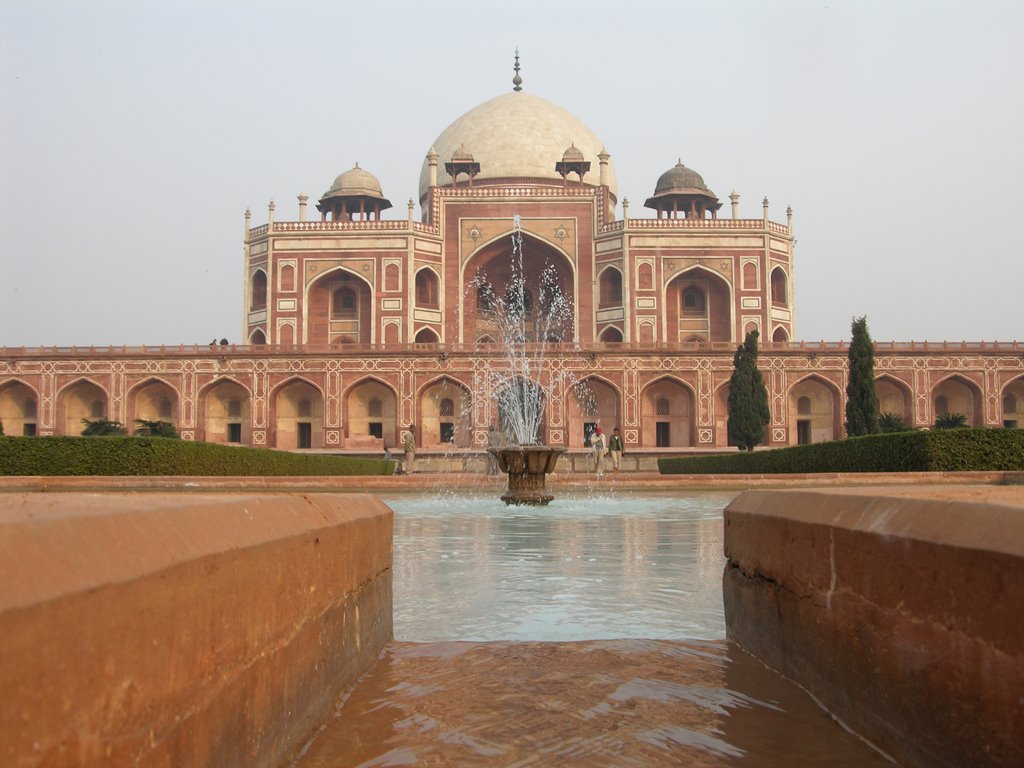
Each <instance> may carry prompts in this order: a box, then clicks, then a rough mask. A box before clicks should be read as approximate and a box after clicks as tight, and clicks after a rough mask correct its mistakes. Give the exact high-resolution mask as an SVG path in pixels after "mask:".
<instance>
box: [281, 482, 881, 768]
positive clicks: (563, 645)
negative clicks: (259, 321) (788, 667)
mask: <svg viewBox="0 0 1024 768" xmlns="http://www.w3.org/2000/svg"><path fill="white" fill-rule="evenodd" d="M733 495H734V494H731V493H706V494H688V495H686V496H651V495H630V494H621V493H620V494H617V495H614V496H606V497H599V496H575V497H565V496H562V497H560V498H556V499H555V501H553V502H552V503H551V505H550V506H548V507H539V508H534V507H506V506H505V505H504V504H503V503H502V502H501V501H500V500H499V499H497V498H487V499H484V498H465V497H447V496H444V495H435V496H431V497H411V496H406V497H401V496H394V497H390V498H387V499H386V501H387V502H388V504H389V505H391V507H392V508H393V509H394V510H395V512H396V517H395V558H394V595H395V613H394V626H395V638H396V642H395V643H392V644H391V645H390V646H389V647H388V649H387V650H386V651H385V653H384V655H383V657H382V658H381V660H380V661H379V662H378V663H377V665H376V666H375V667H374V668H373V669H372V670H370V671H369V672H368V673H367V674H366V675H365V676H364V677H363V679H362V680H361V681H360V682H359V683H358V684H357V685H356V686H355V688H354V689H353V690H351V691H348V692H346V693H345V695H344V696H343V698H342V699H341V701H340V702H339V706H338V709H337V712H336V714H335V716H334V717H332V718H331V719H330V720H328V721H327V722H326V723H325V724H324V725H323V727H322V728H321V729H320V731H319V732H318V733H317V734H316V735H315V737H314V738H313V739H311V740H310V742H309V743H308V744H307V745H306V746H305V748H304V749H303V751H302V753H301V754H300V755H299V756H298V757H297V758H296V760H295V762H294V763H292V768H350V767H352V766H358V768H372V767H374V766H376V767H380V766H418V765H424V766H428V765H429V766H460V767H461V766H481V767H485V766H487V767H489V766H519V767H521V768H525V767H526V766H537V767H546V766H559V768H563V767H564V768H575V767H577V766H578V767H579V768H591V766H598V765H599V766H609V767H611V768H655V766H679V765H686V766H700V767H701V768H711V767H712V766H715V767H719V766H721V767H722V768H791V766H802V767H803V768H834V767H835V766H849V767H850V768H854V767H856V768H875V767H877V768H882V767H883V766H887V765H891V763H890V762H888V761H887V760H886V759H885V758H883V757H882V756H881V755H879V754H878V753H876V752H875V751H873V750H872V749H871V748H870V747H869V746H868V745H866V744H865V743H864V742H862V741H861V740H860V739H858V738H857V737H856V736H854V735H853V734H851V733H849V732H847V731H844V730H843V729H842V728H841V727H840V726H839V725H837V724H836V723H835V722H834V721H833V720H832V719H831V717H830V716H829V715H828V713H827V712H825V711H823V710H822V709H821V708H820V707H818V706H817V705H816V704H815V703H814V701H813V700H812V699H811V698H810V697H809V696H807V694H806V693H804V692H803V691H802V690H801V689H799V688H797V686H795V685H794V684H793V683H791V682H790V681H788V680H786V679H784V678H782V677H779V676H778V675H776V674H775V673H773V672H772V671H771V670H769V669H767V668H766V667H765V666H764V665H762V664H761V663H760V662H758V661H757V660H756V659H754V658H752V657H750V656H748V655H747V654H746V653H744V652H743V651H742V650H741V649H740V648H738V647H737V646H735V645H733V644H731V643H729V642H728V641H727V640H726V639H725V622H724V611H723V608H722V570H723V568H724V565H725V561H724V555H723V547H722V540H723V531H722V510H723V509H724V507H725V506H726V505H727V504H728V502H729V501H730V500H731V498H732V497H733ZM467 641H476V642H467Z"/></svg>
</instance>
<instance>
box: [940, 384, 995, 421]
mask: <svg viewBox="0 0 1024 768" xmlns="http://www.w3.org/2000/svg"><path fill="white" fill-rule="evenodd" d="M981 408H982V397H981V391H980V390H979V389H978V386H977V385H976V384H974V382H972V381H970V380H968V379H965V378H963V377H962V376H950V377H949V378H948V379H945V380H943V381H941V382H939V383H938V384H936V385H935V386H934V387H933V388H932V421H935V420H937V419H938V417H939V416H940V415H942V414H945V413H948V414H951V415H956V414H960V415H962V416H965V417H966V418H967V426H970V427H980V426H981V425H982V424H984V423H985V420H984V417H983V414H982V410H981Z"/></svg>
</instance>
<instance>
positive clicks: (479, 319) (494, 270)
mask: <svg viewBox="0 0 1024 768" xmlns="http://www.w3.org/2000/svg"><path fill="white" fill-rule="evenodd" d="M511 253H512V241H511V238H510V237H501V238H499V239H498V240H495V241H494V242H492V243H490V244H488V245H485V246H484V247H483V248H481V249H480V250H479V251H478V252H477V253H476V254H474V255H473V257H472V258H471V259H470V260H469V261H468V262H467V264H466V267H465V269H464V271H463V276H464V277H463V282H464V284H465V286H466V289H465V292H464V297H465V299H464V301H465V310H464V312H463V320H462V323H463V326H462V331H463V338H466V339H479V338H480V337H482V336H490V337H492V338H495V339H498V343H502V342H503V341H504V339H505V336H506V335H507V333H508V330H507V328H506V327H504V324H503V323H502V322H501V318H502V316H503V315H504V314H507V313H506V312H505V308H507V307H509V306H512V305H519V304H520V303H523V304H525V307H526V311H525V317H524V320H525V334H526V341H531V342H532V341H572V340H573V339H574V338H575V328H576V316H575V315H576V313H575V291H574V289H573V285H574V276H573V270H572V265H571V264H570V262H569V260H568V259H567V258H566V257H565V256H564V255H563V254H561V253H559V251H558V250H557V249H555V248H554V247H553V246H551V245H549V244H547V243H545V242H543V241H541V240H538V239H537V238H534V237H531V236H529V235H528V234H526V233H523V281H524V287H525V290H524V291H522V292H521V293H520V292H517V291H516V285H515V281H514V279H513V264H512V258H511Z"/></svg>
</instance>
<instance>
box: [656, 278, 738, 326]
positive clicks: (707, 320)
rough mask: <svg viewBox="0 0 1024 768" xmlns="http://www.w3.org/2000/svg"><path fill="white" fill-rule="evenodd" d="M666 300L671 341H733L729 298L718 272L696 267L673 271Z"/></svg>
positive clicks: (727, 285) (726, 286) (727, 289)
mask: <svg viewBox="0 0 1024 768" xmlns="http://www.w3.org/2000/svg"><path fill="white" fill-rule="evenodd" d="M665 302H666V304H665V307H666V310H667V311H666V316H667V321H668V339H669V340H670V341H685V340H686V339H688V338H693V337H699V338H700V339H702V340H704V341H732V300H731V298H730V291H729V284H728V283H727V282H726V281H725V280H724V279H723V278H722V277H721V276H719V275H717V274H715V273H714V272H711V271H710V270H706V269H702V268H699V267H698V268H696V269H690V270H687V271H686V272H683V273H682V274H680V275H676V277H674V278H672V280H671V281H670V282H669V284H668V286H667V288H666V289H665Z"/></svg>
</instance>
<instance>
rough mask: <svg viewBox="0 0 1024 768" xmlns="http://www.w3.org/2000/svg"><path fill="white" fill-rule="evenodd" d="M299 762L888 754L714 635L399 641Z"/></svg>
mask: <svg viewBox="0 0 1024 768" xmlns="http://www.w3.org/2000/svg"><path fill="white" fill-rule="evenodd" d="M296 765H297V767H298V768H328V767H330V768H350V767H352V766H359V767H360V768H369V767H370V766H397V765H431V766H433V765H439V766H440V765H444V766H559V767H560V768H561V767H562V766H580V767H581V768H582V767H584V766H586V767H587V768H590V766H616V767H618V766H623V767H625V766H630V767H632V766H637V767H638V768H639V767H641V766H642V767H643V768H653V767H654V766H669V765H676V766H678V765H686V766H737V767H739V766H743V767H744V768H783V767H784V768H791V766H801V768H816V767H817V768H826V766H828V767H831V766H851V767H852V766H857V768H876V767H880V766H886V765H891V764H890V763H888V762H886V761H885V760H883V759H882V758H881V757H880V756H878V755H877V754H875V753H874V752H872V751H871V750H870V749H869V748H868V747H867V746H866V745H864V744H863V743H862V742H861V741H860V740H858V739H857V738H856V737H855V736H852V735H851V734H849V733H846V732H845V731H843V730H841V729H840V728H839V726H837V725H836V724H835V723H834V722H832V720H831V719H830V718H829V716H828V715H827V714H826V713H825V712H823V711H822V710H820V709H819V708H818V707H817V706H815V705H814V703H813V702H812V701H811V700H810V698H809V697H808V696H807V695H806V694H804V692H803V691H801V690H800V689H798V688H797V687H796V686H795V685H793V684H792V683H790V682H789V681H787V680H785V679H783V678H780V677H778V676H776V675H775V674H774V673H772V672H771V671H769V670H768V669H766V668H765V667H764V666H762V665H761V664H760V663H758V662H757V661H756V660H754V659H752V658H751V657H749V656H747V655H746V654H745V653H743V652H742V651H740V650H739V649H737V648H736V647H735V646H731V645H729V644H727V643H726V642H725V641H724V640H719V641H705V642H690V643H684V642H680V641H672V640H591V641H586V642H572V643H508V642H499V643H454V642H440V643H425V644H417V643H397V644H395V645H393V646H391V647H390V648H389V649H388V651H387V652H386V653H385V655H384V657H383V658H382V659H381V661H380V662H379V663H378V664H377V666H376V667H374V669H373V670H371V671H370V672H369V673H368V674H367V675H366V676H365V677H364V678H363V679H362V680H361V681H360V683H359V685H358V686H356V688H355V690H354V691H352V693H351V694H350V695H349V696H348V697H347V698H346V700H345V701H344V703H343V705H342V706H341V708H340V709H339V712H338V715H337V716H336V717H335V718H333V719H332V720H330V721H329V722H328V723H327V726H326V727H325V728H324V729H323V731H322V732H321V733H320V734H319V735H318V736H317V738H316V739H315V740H314V741H313V742H312V744H311V745H310V746H309V748H308V750H307V751H306V752H305V754H304V755H303V756H302V758H300V760H299V761H298V762H297V764H296Z"/></svg>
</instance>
